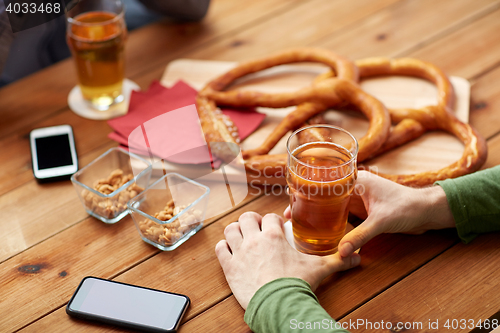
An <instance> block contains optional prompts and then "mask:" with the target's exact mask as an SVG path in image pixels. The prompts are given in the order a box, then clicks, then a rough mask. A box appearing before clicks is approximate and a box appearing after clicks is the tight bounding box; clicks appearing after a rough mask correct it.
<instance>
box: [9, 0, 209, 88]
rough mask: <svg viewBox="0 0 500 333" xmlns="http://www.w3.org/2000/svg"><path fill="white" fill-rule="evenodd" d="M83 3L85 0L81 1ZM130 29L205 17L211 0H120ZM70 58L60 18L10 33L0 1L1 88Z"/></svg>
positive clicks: (63, 21)
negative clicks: (160, 20) (162, 20)
mask: <svg viewBox="0 0 500 333" xmlns="http://www.w3.org/2000/svg"><path fill="white" fill-rule="evenodd" d="M82 1H85V0H82ZM123 1H124V5H125V21H126V23H127V28H128V29H129V30H133V29H136V28H138V27H141V26H143V25H145V24H148V23H151V22H154V21H157V20H159V19H160V18H163V17H165V16H167V17H169V18H172V19H175V20H181V21H199V20H201V19H203V17H205V15H206V13H207V11H208V7H209V4H210V0H139V1H140V2H139V1H138V0H123ZM70 55H71V53H70V51H69V48H68V46H67V44H66V19H65V17H64V15H63V16H60V17H58V18H57V19H54V20H52V21H49V22H47V23H44V24H42V25H39V26H36V27H34V28H31V29H27V30H24V31H20V32H17V33H15V34H13V33H12V30H11V28H10V24H9V19H8V17H7V12H6V11H5V6H4V2H3V1H0V87H1V86H4V85H6V84H9V83H11V82H14V81H16V80H18V79H20V78H22V77H24V76H27V75H29V74H31V73H34V72H36V71H38V70H40V69H42V68H44V67H47V66H49V65H52V64H54V63H56V62H58V61H60V60H63V59H65V58H67V57H69V56H70Z"/></svg>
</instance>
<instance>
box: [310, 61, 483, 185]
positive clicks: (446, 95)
mask: <svg viewBox="0 0 500 333" xmlns="http://www.w3.org/2000/svg"><path fill="white" fill-rule="evenodd" d="M356 65H357V66H358V68H359V73H360V78H367V77H373V76H381V75H404V76H413V77H418V78H422V79H426V80H428V81H430V82H432V83H434V84H435V85H436V87H437V89H438V102H437V105H431V106H427V107H423V108H421V109H389V113H390V115H391V120H392V123H393V124H395V126H394V128H393V129H392V131H391V133H390V135H389V137H388V139H387V141H386V142H385V143H384V145H383V146H382V147H381V148H380V149H379V150H378V151H374V152H373V154H372V155H371V156H370V157H375V156H378V155H380V154H381V153H383V152H386V151H388V150H391V149H393V148H395V147H398V146H400V145H402V144H404V143H406V142H409V141H411V140H414V139H416V138H418V137H420V136H421V135H422V134H424V133H425V132H427V131H432V130H442V131H445V132H448V133H450V134H452V135H454V136H456V137H457V138H458V139H459V140H460V141H462V143H463V144H464V152H463V154H462V156H461V158H460V159H459V160H458V161H456V162H454V163H452V164H451V165H449V166H447V167H445V168H442V169H440V170H435V171H427V172H421V173H417V174H411V175H388V174H380V173H379V175H380V176H383V177H385V178H388V179H391V180H393V181H395V182H398V183H400V184H403V185H408V186H413V187H422V186H426V185H431V184H433V183H434V182H435V181H437V180H442V179H446V178H455V177H459V176H462V175H465V174H468V173H471V172H474V171H477V170H478V169H479V168H480V167H481V166H482V165H483V164H484V162H485V161H486V157H487V146H486V141H485V140H484V138H483V137H482V136H481V135H479V133H477V131H476V130H474V129H473V128H472V127H471V126H470V125H469V124H465V123H463V122H461V121H460V120H458V119H457V118H456V117H455V115H454V114H453V113H452V112H451V110H452V109H453V106H454V97H455V96H454V90H453V86H452V84H451V82H450V80H449V79H448V77H447V76H446V75H445V74H444V73H443V72H442V71H441V70H440V69H439V68H438V67H436V66H434V65H433V64H431V63H428V62H425V61H422V60H418V59H413V58H400V59H387V58H367V59H362V60H358V61H356ZM333 75H334V74H333V73H331V72H330V73H326V74H324V75H322V76H321V77H320V78H318V81H321V80H325V79H326V78H328V77H332V76H333Z"/></svg>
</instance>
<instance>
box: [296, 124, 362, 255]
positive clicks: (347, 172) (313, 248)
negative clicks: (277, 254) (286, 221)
mask: <svg viewBox="0 0 500 333" xmlns="http://www.w3.org/2000/svg"><path fill="white" fill-rule="evenodd" d="M357 152H358V143H357V141H356V139H355V138H354V137H353V136H352V135H351V134H350V133H349V132H347V131H345V130H343V129H341V128H339V127H335V126H330V125H313V126H309V127H304V128H301V129H299V130H297V131H295V132H294V133H293V134H292V135H291V136H290V138H289V139H288V141H287V153H288V161H287V184H288V188H289V194H290V207H291V213H292V226H293V235H294V240H295V246H296V248H297V249H298V250H299V251H301V252H304V253H308V254H314V255H328V254H333V253H335V252H336V251H337V247H338V243H339V241H340V239H341V238H342V237H343V235H344V232H345V228H346V224H347V216H348V213H349V209H348V206H349V200H350V198H351V195H352V193H353V190H354V185H355V181H356V177H357V167H356V157H357Z"/></svg>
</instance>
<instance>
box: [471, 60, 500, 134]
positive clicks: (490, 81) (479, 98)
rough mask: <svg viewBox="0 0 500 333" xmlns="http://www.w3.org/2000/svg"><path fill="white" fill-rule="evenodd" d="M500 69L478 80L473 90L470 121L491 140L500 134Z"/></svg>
mask: <svg viewBox="0 0 500 333" xmlns="http://www.w3.org/2000/svg"><path fill="white" fill-rule="evenodd" d="M498 82H500V67H497V68H495V69H494V70H492V71H490V72H488V73H487V74H486V75H484V76H481V77H480V78H478V79H477V80H476V81H475V82H474V83H473V84H472V87H471V88H472V89H471V97H472V98H471V108H470V121H471V124H472V125H473V126H474V127H475V128H477V129H478V130H479V131H480V132H481V134H482V135H484V136H485V137H486V138H490V137H492V136H494V135H496V134H498V133H499V132H500V112H498V110H500V90H499V89H498Z"/></svg>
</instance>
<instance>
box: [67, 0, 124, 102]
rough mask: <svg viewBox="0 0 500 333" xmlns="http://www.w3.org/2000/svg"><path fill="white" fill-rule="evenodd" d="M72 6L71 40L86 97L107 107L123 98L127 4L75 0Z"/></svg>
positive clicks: (69, 16) (69, 18)
mask: <svg viewBox="0 0 500 333" xmlns="http://www.w3.org/2000/svg"><path fill="white" fill-rule="evenodd" d="M72 5H74V6H73V7H72ZM68 8H71V9H70V10H69V11H67V12H66V15H67V22H68V25H67V40H68V45H69V47H70V49H71V52H72V54H73V58H74V59H75V64H76V69H77V73H78V81H79V86H80V89H81V92H82V95H83V98H84V99H85V100H86V101H87V102H89V103H90V105H91V106H92V107H94V108H95V109H97V110H107V109H108V108H109V107H110V106H111V105H113V104H115V103H119V102H121V101H123V94H122V82H123V79H124V67H125V66H124V47H125V40H126V38H127V28H126V25H125V21H124V8H123V4H122V2H121V0H83V1H80V2H78V0H75V1H73V2H72V3H70V5H69V6H68Z"/></svg>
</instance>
